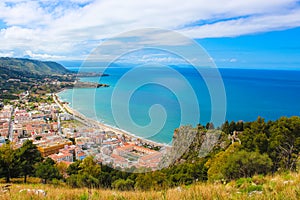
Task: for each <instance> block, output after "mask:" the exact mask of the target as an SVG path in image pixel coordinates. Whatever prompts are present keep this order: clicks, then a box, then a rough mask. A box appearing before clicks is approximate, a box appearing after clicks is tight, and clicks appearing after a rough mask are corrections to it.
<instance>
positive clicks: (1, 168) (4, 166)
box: [0, 143, 16, 183]
mask: <svg viewBox="0 0 300 200" xmlns="http://www.w3.org/2000/svg"><path fill="white" fill-rule="evenodd" d="M14 158H15V151H14V150H13V148H12V144H11V143H7V144H3V145H2V146H1V147H0V174H1V176H4V177H5V178H6V182H7V183H9V182H10V178H11V176H12V173H13V172H14V171H15V166H16V160H15V159H14Z"/></svg>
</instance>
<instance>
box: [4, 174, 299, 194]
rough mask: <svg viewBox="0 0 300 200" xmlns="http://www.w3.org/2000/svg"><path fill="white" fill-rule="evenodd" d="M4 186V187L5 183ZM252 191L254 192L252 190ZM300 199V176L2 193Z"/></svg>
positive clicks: (20, 186) (14, 188)
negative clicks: (147, 188) (118, 188)
mask: <svg viewBox="0 0 300 200" xmlns="http://www.w3.org/2000/svg"><path fill="white" fill-rule="evenodd" d="M1 185H3V184H1ZM258 186H262V187H261V190H262V193H261V194H250V193H249V192H250V191H252V190H253V188H258ZM24 188H26V189H28V188H29V189H43V190H45V191H47V196H46V197H45V198H41V196H40V197H39V196H36V195H30V194H24V193H19V191H20V190H21V189H24ZM251 188H252V189H251ZM88 196H89V199H133V200H137V199H172V200H177V199H178V200H181V199H237V200H242V199H295V200H296V199H300V173H289V174H282V175H276V176H272V177H271V176H267V177H260V176H255V177H253V178H252V182H251V183H242V184H239V183H238V181H236V182H230V183H228V184H221V183H218V184H216V183H215V184H212V183H197V184H194V185H192V186H190V187H183V188H174V189H169V190H167V191H146V192H140V191H129V192H121V191H115V190H102V189H92V190H91V191H90V192H89V191H88V189H83V188H82V189H71V188H68V187H66V186H61V185H56V186H55V185H41V184H27V185H23V184H13V186H12V187H11V191H10V193H3V192H0V199H3V200H5V199H17V200H21V199H22V200H23V199H66V200H67V199H68V200H69V199H88Z"/></svg>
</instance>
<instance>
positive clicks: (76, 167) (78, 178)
mask: <svg viewBox="0 0 300 200" xmlns="http://www.w3.org/2000/svg"><path fill="white" fill-rule="evenodd" d="M67 173H68V174H69V175H71V176H70V177H69V178H68V179H67V182H68V184H69V185H71V186H72V187H89V188H91V187H99V183H100V180H99V177H100V173H101V167H100V165H98V164H97V163H96V162H95V161H94V159H93V157H92V156H88V157H86V158H85V159H84V160H82V161H76V162H75V163H73V164H71V165H70V166H69V168H68V169H67Z"/></svg>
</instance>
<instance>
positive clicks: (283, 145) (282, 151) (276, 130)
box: [269, 117, 300, 170]
mask: <svg viewBox="0 0 300 200" xmlns="http://www.w3.org/2000/svg"><path fill="white" fill-rule="evenodd" d="M299 152H300V117H291V118H287V117H281V118H280V119H278V120H276V121H275V122H274V123H273V124H272V126H271V127H270V147H269V155H270V157H271V158H272V160H273V162H274V164H275V165H274V167H275V170H278V169H279V168H281V169H284V170H295V169H296V162H297V159H298V155H299Z"/></svg>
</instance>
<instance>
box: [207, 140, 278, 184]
mask: <svg viewBox="0 0 300 200" xmlns="http://www.w3.org/2000/svg"><path fill="white" fill-rule="evenodd" d="M206 166H207V167H209V169H208V177H209V180H213V181H216V180H232V179H237V178H241V177H251V176H253V175H254V174H266V173H268V172H270V170H271V167H272V160H271V159H270V158H269V156H268V155H267V154H260V153H259V152H247V151H245V150H240V145H239V144H237V143H234V144H233V145H231V146H230V147H229V148H228V149H226V151H224V152H220V153H218V154H217V155H216V156H215V157H213V158H212V159H211V160H210V161H208V162H207V163H206Z"/></svg>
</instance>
